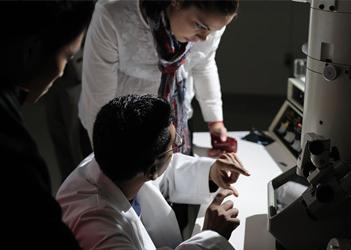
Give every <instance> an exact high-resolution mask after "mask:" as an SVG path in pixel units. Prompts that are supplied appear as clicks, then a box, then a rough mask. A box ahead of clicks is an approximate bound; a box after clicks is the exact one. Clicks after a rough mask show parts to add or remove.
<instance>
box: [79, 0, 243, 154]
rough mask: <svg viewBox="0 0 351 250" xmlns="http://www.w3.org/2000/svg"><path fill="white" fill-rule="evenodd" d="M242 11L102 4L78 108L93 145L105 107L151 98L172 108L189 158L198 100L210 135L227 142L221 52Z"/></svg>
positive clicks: (147, 2) (198, 2) (212, 4)
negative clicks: (129, 97) (117, 100)
mask: <svg viewBox="0 0 351 250" xmlns="http://www.w3.org/2000/svg"><path fill="white" fill-rule="evenodd" d="M237 9H238V0H158V1H155V0H128V1H124V0H121V1H116V0H112V1H104V0H102V1H100V2H99V3H98V4H97V7H96V10H95V13H94V16H93V20H92V23H91V25H90V28H89V31H88V34H87V38H86V42H85V49H84V56H83V83H82V84H83V85H82V93H81V97H80V102H79V118H80V121H81V123H82V126H83V128H84V129H85V130H86V131H87V132H88V135H89V137H90V139H91V134H92V127H93V123H94V120H95V116H96V114H97V112H98V111H99V109H100V108H101V107H102V106H103V105H104V104H106V103H107V102H108V101H110V100H111V99H113V98H114V97H116V96H122V95H126V94H146V93H149V94H158V95H160V96H162V97H164V98H166V99H167V100H168V101H169V102H170V103H171V105H172V107H173V112H174V123H175V126H176V128H177V132H178V133H179V134H181V135H182V136H183V139H184V141H185V146H184V147H183V153H186V154H189V153H190V152H191V141H190V137H189V130H188V126H187V120H188V119H189V118H190V117H191V115H192V109H191V100H192V98H193V97H194V95H195V96H196V98H197V100H198V101H199V103H200V107H201V110H202V114H203V117H204V119H205V121H206V122H208V124H209V130H210V132H211V134H215V135H217V136H220V137H221V138H222V140H223V141H225V140H226V137H227V130H226V128H225V127H224V125H223V112H222V100H221V91H220V82H219V77H218V72H217V66H216V62H215V54H216V49H217V47H218V45H219V42H220V38H221V36H222V34H223V32H224V29H225V26H226V25H228V24H229V23H230V22H231V21H232V20H233V19H234V18H235V17H236V16H237ZM84 129H83V131H84ZM145 132H147V131H145ZM84 145H85V146H86V145H89V146H90V143H87V142H86V143H83V147H84Z"/></svg>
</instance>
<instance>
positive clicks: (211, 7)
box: [143, 0, 239, 17]
mask: <svg viewBox="0 0 351 250" xmlns="http://www.w3.org/2000/svg"><path fill="white" fill-rule="evenodd" d="M171 1H172V0H143V6H144V8H145V12H146V14H147V15H148V16H150V17H153V16H154V15H158V14H159V13H160V11H161V10H165V9H166V8H167V7H168V6H169V5H170V4H171ZM176 1H179V2H180V3H181V6H182V8H189V7H192V6H194V7H196V8H198V9H200V10H204V11H211V12H212V11H213V12H217V13H219V14H222V15H232V14H234V13H237V12H238V8H239V0H176Z"/></svg>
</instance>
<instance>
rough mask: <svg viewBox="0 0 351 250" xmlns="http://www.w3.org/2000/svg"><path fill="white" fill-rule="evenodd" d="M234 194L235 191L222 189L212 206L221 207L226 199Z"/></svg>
mask: <svg viewBox="0 0 351 250" xmlns="http://www.w3.org/2000/svg"><path fill="white" fill-rule="evenodd" d="M232 194H233V190H231V189H221V190H220V191H219V192H218V193H217V194H216V196H215V197H214V199H213V201H212V203H211V205H218V206H219V205H221V204H222V202H223V200H224V198H225V197H227V196H229V195H232Z"/></svg>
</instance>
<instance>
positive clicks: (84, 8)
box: [0, 0, 94, 249]
mask: <svg viewBox="0 0 351 250" xmlns="http://www.w3.org/2000/svg"><path fill="white" fill-rule="evenodd" d="M93 10H94V2H93V1H72V2H69V1H59V0H57V1H36V2H30V1H5V2H1V3H0V32H1V39H0V51H1V59H0V119H1V120H0V159H1V177H2V178H1V181H0V183H1V196H2V197H1V204H2V206H1V207H2V210H1V211H2V219H1V225H2V228H3V230H2V232H3V233H2V241H1V242H2V245H3V246H7V249H79V248H80V247H79V244H78V242H77V241H76V239H75V238H74V236H73V234H72V232H71V231H70V230H69V229H68V227H67V226H66V225H65V224H64V223H63V222H62V218H61V216H62V215H61V209H60V206H59V204H58V203H57V202H56V200H55V199H54V198H53V196H52V193H51V185H50V178H49V174H48V169H47V166H46V164H45V162H44V160H43V159H42V157H41V156H40V154H39V152H38V148H37V146H36V143H35V141H34V140H33V139H32V137H31V136H30V134H29V132H28V130H27V129H26V126H25V124H24V122H23V118H22V114H21V110H20V109H21V105H22V104H23V102H25V101H26V102H36V101H37V100H38V99H39V98H40V97H41V96H42V95H43V94H45V93H46V91H47V90H48V89H49V88H50V86H51V85H52V83H53V82H54V81H55V80H56V79H57V78H59V77H60V76H61V75H62V74H63V71H64V68H65V65H66V63H67V62H68V61H69V60H70V59H71V58H72V57H73V56H74V54H75V53H76V52H77V51H78V50H79V48H80V45H81V42H82V40H83V37H84V33H85V30H86V28H87V26H88V25H89V22H90V19H91V15H92V12H93Z"/></svg>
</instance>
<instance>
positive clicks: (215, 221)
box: [202, 189, 240, 240]
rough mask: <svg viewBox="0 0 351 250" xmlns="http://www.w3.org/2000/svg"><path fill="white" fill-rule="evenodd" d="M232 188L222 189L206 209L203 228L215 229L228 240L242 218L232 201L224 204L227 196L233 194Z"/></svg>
mask: <svg viewBox="0 0 351 250" xmlns="http://www.w3.org/2000/svg"><path fill="white" fill-rule="evenodd" d="M232 194H233V191H232V190H230V189H223V190H220V191H219V192H218V193H217V195H216V197H215V198H214V200H213V201H212V203H211V204H210V206H209V207H208V208H207V210H206V215H205V221H204V226H203V228H202V230H213V231H215V232H217V233H219V234H220V235H222V236H223V237H224V238H226V239H227V240H228V239H229V238H230V235H231V234H232V232H233V230H234V229H235V228H236V227H237V226H239V224H240V220H239V219H238V218H237V216H238V212H239V211H238V209H236V208H234V207H233V202H232V201H226V202H224V203H223V204H222V202H223V200H224V198H225V197H227V196H229V195H232Z"/></svg>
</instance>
